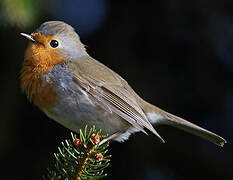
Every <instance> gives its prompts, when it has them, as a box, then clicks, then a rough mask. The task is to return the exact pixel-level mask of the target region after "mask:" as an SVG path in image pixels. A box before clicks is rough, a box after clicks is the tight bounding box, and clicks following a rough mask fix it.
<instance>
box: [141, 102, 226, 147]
mask: <svg viewBox="0 0 233 180" xmlns="http://www.w3.org/2000/svg"><path fill="white" fill-rule="evenodd" d="M143 110H144V112H145V113H146V115H147V118H148V119H149V121H150V122H151V123H152V124H155V125H157V124H165V125H170V126H173V127H176V128H178V129H181V130H184V131H186V132H189V133H191V134H194V135H196V136H200V137H202V138H203V139H206V140H208V141H210V142H212V143H214V144H216V145H218V146H221V147H223V145H224V144H225V143H227V141H226V140H225V139H224V138H222V137H221V136H219V135H217V134H215V133H213V132H210V131H208V130H206V129H204V128H201V127H199V126H197V125H195V124H193V123H190V122H188V121H186V120H184V119H182V118H180V117H178V116H175V115H173V114H170V113H168V112H166V111H163V110H162V109H159V108H157V107H155V106H153V105H151V104H149V103H146V106H145V108H144V109H143Z"/></svg>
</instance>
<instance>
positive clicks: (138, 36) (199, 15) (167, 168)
mask: <svg viewBox="0 0 233 180" xmlns="http://www.w3.org/2000/svg"><path fill="white" fill-rule="evenodd" d="M14 1H15V0H12V1H11V2H14ZM4 2H5V3H6V2H7V1H5V0H3V1H2V2H1V3H0V12H1V10H2V12H3V14H4V10H5V8H4V7H5V6H7V4H4ZM9 2H10V1H8V3H9ZM22 2H23V1H22ZM33 2H35V4H33V5H32V4H31V6H28V5H27V6H26V5H25V4H24V3H22V4H23V6H22V7H25V9H23V11H22V14H23V12H24V10H25V13H26V12H27V13H29V14H28V15H27V16H25V17H30V18H31V17H34V19H31V20H30V21H26V22H25V23H23V21H22V22H20V23H17V20H21V19H20V17H21V16H16V23H14V21H12V19H10V17H11V15H14V13H17V11H16V9H15V10H14V8H13V9H12V11H10V14H7V13H6V15H5V16H3V15H2V16H0V18H1V19H0V20H1V24H0V25H1V26H0V28H1V29H0V39H1V51H0V52H1V53H0V56H1V70H0V82H1V88H0V94H1V103H0V115H1V119H0V162H1V163H0V164H1V165H0V179H1V180H5V179H6V180H8V179H10V180H11V179H23V180H25V179H35V180H37V179H38V180H39V179H41V177H42V175H43V174H46V168H47V167H48V166H49V165H51V164H52V162H53V152H56V151H57V149H56V148H57V146H59V145H60V143H61V141H63V140H64V139H66V138H69V137H70V131H69V130H68V129H65V128H64V127H62V126H60V125H59V124H57V123H56V122H55V121H52V120H50V119H49V118H48V117H46V116H45V115H44V114H43V113H42V112H41V111H40V110H38V109H37V108H36V107H35V106H34V105H32V104H30V103H29V102H28V101H27V99H26V97H25V95H23V94H22V93H21V90H20V85H19V72H20V69H21V65H22V62H23V56H24V50H25V48H26V45H27V41H26V40H25V39H24V38H22V37H20V36H19V33H20V32H27V33H30V32H32V31H33V30H34V29H35V28H37V27H38V26H39V25H40V24H41V23H43V22H44V21H48V20H63V21H65V22H67V23H69V24H71V25H72V26H74V27H75V29H76V31H77V32H79V34H80V35H81V40H82V42H83V43H84V44H86V45H87V50H88V53H89V54H90V55H91V56H93V57H94V58H96V59H97V60H99V61H101V62H102V63H104V64H105V65H107V66H108V67H110V68H112V69H113V70H114V71H116V72H118V73H119V74H120V75H121V76H123V77H124V78H125V79H126V80H127V81H128V82H129V84H130V85H131V86H132V87H133V88H134V89H135V91H136V92H138V93H139V94H140V95H141V96H142V97H143V98H144V99H146V100H148V101H149V102H151V103H153V104H155V105H157V106H159V107H161V108H163V109H165V110H167V111H169V112H171V113H174V114H176V115H178V116H181V117H183V118H185V119H187V120H189V121H191V122H193V123H196V124H198V125H200V126H202V127H204V128H207V129H209V130H211V131H213V132H216V133H218V134H219V135H221V136H223V137H224V138H226V139H227V141H228V143H227V144H226V145H225V146H224V148H221V147H217V146H216V145H214V144H211V143H209V142H207V141H205V140H202V139H200V138H199V137H195V136H192V135H190V134H187V133H185V132H182V131H179V130H176V129H174V128H171V127H166V126H161V127H158V128H157V130H158V132H159V133H160V134H161V136H162V137H163V138H164V139H165V141H166V144H161V143H160V142H159V141H158V140H157V138H156V137H154V136H153V135H152V134H150V136H146V135H144V134H142V133H138V134H135V135H133V136H131V138H130V139H129V141H127V142H126V143H122V144H120V143H116V142H113V143H111V146H110V154H112V155H113V157H112V161H111V166H110V167H109V168H108V174H109V176H108V177H107V178H106V179H107V180H108V179H111V180H115V179H136V180H137V179H145V180H154V179H155V180H176V179H177V180H183V179H185V180H187V179H189V180H192V179H195V180H196V179H218V180H219V179H221V180H230V179H233V145H232V137H233V86H232V85H233V76H232V75H233V13H232V12H233V3H232V1H230V0H223V1H217V0H206V1H202V0H190V1H186V0H162V1H153V2H149V1H148V2H147V1H108V0H96V1H93V0H78V1H72V0H67V1H62V0H60V1H45V0H37V1H33ZM25 3H28V4H29V5H30V1H29V0H25ZM36 3H37V4H36ZM24 5H25V6H24ZM26 7H30V8H31V10H30V11H27V8H26ZM33 8H34V9H33ZM20 12H21V11H20ZM32 12H36V13H35V14H36V15H35V14H33V15H34V16H30V13H32ZM11 13H12V14H11ZM0 15H1V14H0ZM8 16H9V17H8ZM3 20H4V21H3Z"/></svg>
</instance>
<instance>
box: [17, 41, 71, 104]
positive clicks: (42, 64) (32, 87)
mask: <svg viewBox="0 0 233 180" xmlns="http://www.w3.org/2000/svg"><path fill="white" fill-rule="evenodd" d="M66 59H67V57H65V56H61V55H60V54H59V53H58V52H56V51H52V50H48V49H46V48H45V47H44V46H43V45H41V44H35V43H30V44H29V46H28V48H27V50H26V54H25V59H24V63H23V67H22V70H21V89H22V91H23V92H25V93H26V95H27V97H28V99H29V100H30V101H33V102H34V103H35V104H36V105H37V106H39V107H40V108H48V107H49V106H52V105H53V103H56V101H55V99H56V97H55V96H56V95H55V92H54V90H53V86H52V84H50V83H49V82H46V80H45V76H46V73H47V72H48V70H49V69H51V68H52V67H53V66H55V65H56V64H59V63H61V62H63V61H65V60H66Z"/></svg>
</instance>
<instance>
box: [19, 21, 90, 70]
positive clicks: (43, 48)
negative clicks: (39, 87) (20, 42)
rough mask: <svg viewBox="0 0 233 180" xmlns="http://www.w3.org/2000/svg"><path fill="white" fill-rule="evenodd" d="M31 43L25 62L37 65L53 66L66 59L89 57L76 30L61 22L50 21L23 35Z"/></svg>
mask: <svg viewBox="0 0 233 180" xmlns="http://www.w3.org/2000/svg"><path fill="white" fill-rule="evenodd" d="M21 35H22V36H24V37H25V38H27V39H28V40H29V41H30V43H29V45H28V48H27V50H26V54H25V60H29V61H32V62H33V63H34V64H35V65H38V64H41V65H42V64H44V65H47V66H48V67H47V68H46V69H48V68H49V66H53V65H55V64H58V63H60V62H62V61H64V60H66V59H70V58H71V59H72V58H78V57H82V56H85V55H87V53H86V50H85V47H84V45H83V44H82V43H81V41H80V39H79V36H78V34H77V33H76V32H75V31H74V29H73V28H72V27H71V26H70V25H68V24H66V23H64V22H61V21H48V22H45V23H43V24H41V26H40V27H39V28H38V29H36V30H35V31H34V32H33V33H31V34H25V33H21Z"/></svg>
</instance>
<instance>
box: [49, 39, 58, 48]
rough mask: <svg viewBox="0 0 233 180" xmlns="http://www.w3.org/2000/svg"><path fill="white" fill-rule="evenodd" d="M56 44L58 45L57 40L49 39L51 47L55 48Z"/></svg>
mask: <svg viewBox="0 0 233 180" xmlns="http://www.w3.org/2000/svg"><path fill="white" fill-rule="evenodd" d="M58 45H59V43H58V41H57V40H52V41H50V46H51V47H52V48H56V47H57V46H58Z"/></svg>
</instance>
